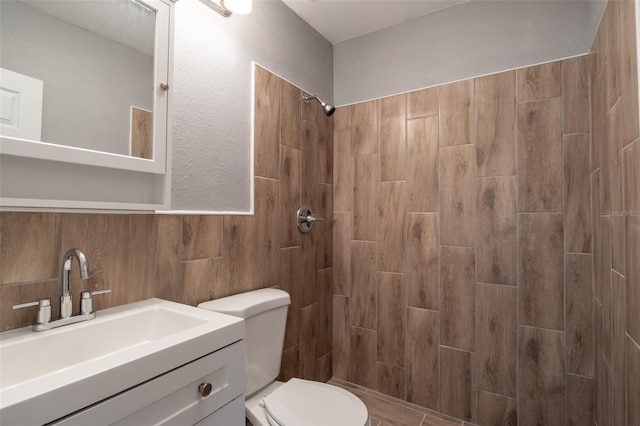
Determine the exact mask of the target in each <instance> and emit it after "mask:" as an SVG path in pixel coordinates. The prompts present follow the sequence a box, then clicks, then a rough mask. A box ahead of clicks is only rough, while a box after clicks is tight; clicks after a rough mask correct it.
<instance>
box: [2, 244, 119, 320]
mask: <svg viewBox="0 0 640 426" xmlns="http://www.w3.org/2000/svg"><path fill="white" fill-rule="evenodd" d="M74 257H75V258H77V259H78V264H79V266H80V277H81V278H82V279H83V280H86V279H89V262H88V261H87V256H86V255H85V254H84V252H83V251H82V250H80V249H79V248H73V249H71V250H69V251H68V252H67V253H66V254H65V255H64V257H63V258H62V294H61V295H60V318H57V319H55V320H53V321H52V320H51V299H40V300H38V301H35V302H29V303H22V304H20V305H14V306H13V309H20V308H26V307H28V306H37V307H38V319H37V321H36V323H35V324H34V325H33V331H45V330H50V329H52V328H56V327H60V326H63V325H68V324H75V323H76V322H81V321H87V320H90V319H93V318H95V317H96V313H95V311H94V310H93V296H94V295H97V294H103V293H110V292H111V290H98V291H83V292H82V295H81V298H80V299H81V300H80V311H79V312H78V313H77V314H75V315H72V310H73V308H72V307H71V291H70V288H69V277H70V276H71V263H72V261H73V258H74Z"/></svg>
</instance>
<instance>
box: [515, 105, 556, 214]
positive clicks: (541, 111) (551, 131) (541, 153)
mask: <svg viewBox="0 0 640 426" xmlns="http://www.w3.org/2000/svg"><path fill="white" fill-rule="evenodd" d="M561 117H562V115H561V110H560V99H552V100H547V101H540V102H529V103H526V104H521V105H518V211H521V212H561V211H562V135H561Z"/></svg>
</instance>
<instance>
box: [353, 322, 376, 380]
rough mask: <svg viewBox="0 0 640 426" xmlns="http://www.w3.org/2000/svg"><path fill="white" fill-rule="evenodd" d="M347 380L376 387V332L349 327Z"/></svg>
mask: <svg viewBox="0 0 640 426" xmlns="http://www.w3.org/2000/svg"><path fill="white" fill-rule="evenodd" d="M349 346H350V347H349V352H350V355H349V381H350V382H353V383H356V384H358V385H362V386H364V387H367V388H369V389H375V388H376V381H377V368H376V364H377V363H376V332H375V331H372V330H366V329H364V328H359V327H351V339H350V344H349Z"/></svg>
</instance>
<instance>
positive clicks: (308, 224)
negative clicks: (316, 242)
mask: <svg viewBox="0 0 640 426" xmlns="http://www.w3.org/2000/svg"><path fill="white" fill-rule="evenodd" d="M316 222H324V219H323V218H321V217H315V216H314V215H313V212H312V211H311V209H310V208H309V206H302V207H300V208H299V209H298V212H297V213H296V225H297V226H298V230H299V231H300V232H302V233H303V234H306V233H307V232H309V231H311V228H312V227H313V224H314V223H316Z"/></svg>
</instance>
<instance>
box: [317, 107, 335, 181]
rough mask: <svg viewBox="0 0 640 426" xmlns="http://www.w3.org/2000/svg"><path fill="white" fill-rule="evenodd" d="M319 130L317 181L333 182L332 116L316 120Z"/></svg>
mask: <svg viewBox="0 0 640 426" xmlns="http://www.w3.org/2000/svg"><path fill="white" fill-rule="evenodd" d="M316 125H317V126H318V129H319V130H320V144H319V145H318V158H317V161H318V167H319V169H318V173H319V177H318V178H319V182H320V183H325V184H328V185H332V184H333V135H334V131H333V117H327V116H325V115H323V116H322V121H320V122H316Z"/></svg>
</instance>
